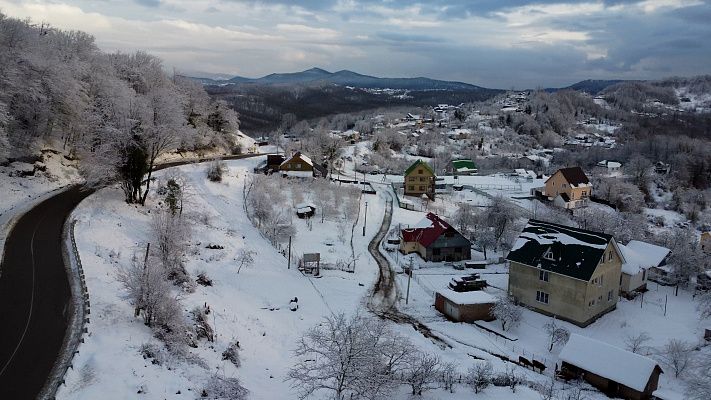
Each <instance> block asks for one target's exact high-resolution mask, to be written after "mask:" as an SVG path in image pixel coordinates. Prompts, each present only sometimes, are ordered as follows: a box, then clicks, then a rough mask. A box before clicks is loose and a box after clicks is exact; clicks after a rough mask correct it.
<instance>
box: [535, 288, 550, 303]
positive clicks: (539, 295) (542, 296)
mask: <svg viewBox="0 0 711 400" xmlns="http://www.w3.org/2000/svg"><path fill="white" fill-rule="evenodd" d="M536 301H537V302H539V303H544V304H548V293H546V292H541V291H540V290H536Z"/></svg>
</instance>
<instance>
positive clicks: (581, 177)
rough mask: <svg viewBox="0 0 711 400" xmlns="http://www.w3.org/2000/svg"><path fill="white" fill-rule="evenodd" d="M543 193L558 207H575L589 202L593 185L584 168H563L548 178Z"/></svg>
mask: <svg viewBox="0 0 711 400" xmlns="http://www.w3.org/2000/svg"><path fill="white" fill-rule="evenodd" d="M543 195H544V196H546V197H547V198H548V200H552V201H553V204H555V205H556V206H558V207H562V208H566V209H573V208H577V207H582V206H586V205H587V204H588V201H589V199H590V196H592V185H591V184H590V180H589V179H588V177H587V176H586V175H585V172H583V170H582V168H580V167H570V168H561V169H559V170H558V171H556V172H555V173H554V174H553V175H551V177H550V178H548V180H546V186H545V188H544V191H543Z"/></svg>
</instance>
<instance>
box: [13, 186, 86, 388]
mask: <svg viewBox="0 0 711 400" xmlns="http://www.w3.org/2000/svg"><path fill="white" fill-rule="evenodd" d="M90 193H91V191H85V190H81V188H80V187H78V186H75V187H72V188H70V189H69V190H67V191H64V192H62V193H60V194H57V195H56V196H53V197H51V198H49V199H47V200H45V201H43V202H42V203H40V204H38V205H37V206H35V207H34V208H33V209H32V210H30V211H28V212H27V213H26V214H25V215H23V216H22V217H21V218H20V219H19V220H18V221H17V224H15V227H14V228H13V229H12V232H11V233H10V235H9V236H8V238H7V241H6V242H5V253H4V254H5V256H4V259H3V265H2V271H3V274H2V277H0V399H13V400H22V399H34V398H35V397H37V394H38V393H39V392H40V390H41V389H42V387H43V386H44V384H45V381H46V380H47V377H48V376H49V373H50V371H51V370H52V367H53V366H54V362H55V360H56V359H57V356H58V355H59V351H60V349H61V347H62V343H63V341H64V334H65V332H66V330H67V324H68V322H69V318H70V315H69V311H70V307H69V302H70V299H71V291H70V288H69V281H68V278H67V274H66V270H65V269H64V259H63V258H62V252H63V244H62V239H61V238H62V229H63V227H64V221H65V220H66V219H67V216H68V215H69V213H70V212H71V211H72V210H73V209H74V207H75V206H76V205H77V204H79V202H80V201H82V200H83V199H84V198H85V197H86V196H88V195H89V194H90Z"/></svg>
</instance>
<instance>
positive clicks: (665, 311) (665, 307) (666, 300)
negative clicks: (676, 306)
mask: <svg viewBox="0 0 711 400" xmlns="http://www.w3.org/2000/svg"><path fill="white" fill-rule="evenodd" d="M668 301H669V295H668V294H666V295H664V316H665V317H666V316H667V302H668Z"/></svg>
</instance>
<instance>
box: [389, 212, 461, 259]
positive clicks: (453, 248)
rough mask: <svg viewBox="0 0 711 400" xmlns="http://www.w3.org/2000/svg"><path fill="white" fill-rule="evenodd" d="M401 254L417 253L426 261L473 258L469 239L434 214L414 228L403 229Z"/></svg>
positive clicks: (429, 214)
mask: <svg viewBox="0 0 711 400" xmlns="http://www.w3.org/2000/svg"><path fill="white" fill-rule="evenodd" d="M401 234H402V242H401V243H400V252H402V253H403V254H410V253H417V254H419V255H420V257H422V258H423V259H424V260H425V261H435V262H438V261H462V260H468V259H470V258H471V247H472V244H471V242H470V241H469V239H467V238H465V237H464V236H463V235H462V234H461V233H459V232H458V231H457V230H456V229H454V228H453V227H452V226H451V225H450V224H448V223H447V222H446V221H444V220H443V219H441V218H440V217H439V216H437V215H435V214H433V213H427V215H426V216H425V218H423V219H422V220H421V221H420V222H418V223H417V224H416V225H415V226H413V227H412V228H407V229H403V230H402V232H401Z"/></svg>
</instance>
